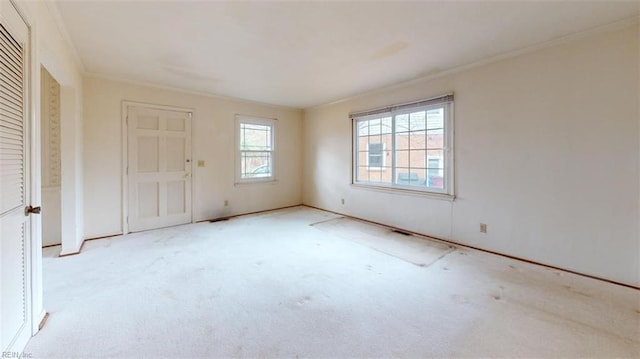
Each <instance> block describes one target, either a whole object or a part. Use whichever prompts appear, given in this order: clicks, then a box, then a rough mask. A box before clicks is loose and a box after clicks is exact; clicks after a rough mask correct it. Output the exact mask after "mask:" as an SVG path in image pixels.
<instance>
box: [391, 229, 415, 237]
mask: <svg viewBox="0 0 640 359" xmlns="http://www.w3.org/2000/svg"><path fill="white" fill-rule="evenodd" d="M391 232H394V233H399V234H402V235H403V236H413V234H412V233H409V232H405V231H403V230H401V229H392V230H391Z"/></svg>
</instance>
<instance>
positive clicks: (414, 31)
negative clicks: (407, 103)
mask: <svg viewBox="0 0 640 359" xmlns="http://www.w3.org/2000/svg"><path fill="white" fill-rule="evenodd" d="M57 5H58V8H59V10H60V13H61V16H62V19H63V21H64V24H65V26H66V28H67V31H68V32H69V34H70V37H71V39H72V41H73V43H74V45H75V46H76V48H77V50H78V53H79V55H80V58H81V60H82V62H83V64H84V66H85V68H86V70H87V72H89V73H93V74H101V75H105V76H112V77H116V78H123V79H128V80H133V81H140V82H146V83H153V84H158V85H163V86H170V87H175V88H180V89H185V90H192V91H200V92H206V93H211V94H216V95H223V96H231V97H237V98H242V99H247V100H254V101H259V102H265V103H270V104H277V105H285V106H290V107H300V108H305V107H311V106H314V105H318V104H323V103H327V102H330V101H334V100H337V99H341V98H344V97H348V96H352V95H355V94H358V93H362V92H366V91H369V90H373V89H376V88H380V87H383V86H388V85H393V84H396V83H399V82H403V81H407V80H411V79H414V78H418V77H422V76H426V75H429V74H433V73H437V72H439V71H444V70H447V69H452V68H455V67H458V66H463V65H466V64H470V63H474V62H477V61H480V60H483V59H487V58H490V57H493V56H498V55H500V54H504V53H507V52H511V51H514V50H519V49H522V48H525V47H528V46H532V45H536V44H539V43H543V42H546V41H550V40H553V39H557V38H559V37H562V36H566V35H569V34H573V33H576V32H580V31H584V30H587V29H592V28H594V27H597V26H600V25H604V24H609V23H612V22H615V21H618V20H622V19H627V18H630V17H634V16H637V15H638V14H639V13H640V2H638V1H627V2H613V1H604V2H575V1H555V2H554V1H544V2H479V1H474V2H451V1H449V2H435V1H433V2H213V1H196V2H186V1H58V2H57Z"/></svg>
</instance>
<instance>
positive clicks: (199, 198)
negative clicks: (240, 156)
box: [84, 77, 302, 238]
mask: <svg viewBox="0 0 640 359" xmlns="http://www.w3.org/2000/svg"><path fill="white" fill-rule="evenodd" d="M84 91H85V92H84V99H85V102H84V111H85V112H84V113H85V123H84V125H85V128H84V143H85V146H84V176H85V182H84V183H85V187H84V192H85V196H86V199H87V200H86V203H85V209H86V211H85V228H86V232H85V237H86V238H95V237H100V236H107V235H112V234H117V233H121V231H122V223H121V222H122V221H121V218H122V195H121V191H122V186H121V176H122V170H121V168H122V140H123V139H122V115H121V111H122V101H135V102H143V103H151V104H158V105H166V106H175V107H185V108H191V109H193V110H194V118H193V138H192V139H193V142H192V144H193V146H192V149H193V156H192V159H193V161H194V162H195V163H197V161H198V160H204V161H205V167H196V168H195V170H194V173H193V198H194V208H195V210H194V213H193V216H194V219H195V220H196V221H198V220H205V219H212V218H219V217H224V216H229V215H235V214H242V213H249V212H255V211H261V210H267V209H273V208H279V207H285V206H292V205H297V204H301V203H302V184H301V176H302V163H301V160H302V155H301V151H300V149H301V148H302V138H301V137H302V112H301V111H300V110H295V109H288V108H283V107H275V106H266V105H262V104H256V103H250V102H246V101H241V100H232V99H225V98H218V97H210V96H201V95H196V94H190V93H184V92H177V91H171V90H165V89H160V88H156V87H149V86H142V85H137V84H130V83H125V82H118V81H112V80H105V79H100V78H95V77H86V78H85V81H84ZM236 114H245V115H252V116H260V117H268V118H277V119H278V123H277V131H276V176H277V181H276V182H272V183H260V184H242V185H237V186H236V185H234V170H235V164H234V159H235V157H234V156H235V152H234V150H235V137H234V131H235V130H234V124H235V115H236ZM225 199H226V200H228V201H229V206H228V207H224V200H225Z"/></svg>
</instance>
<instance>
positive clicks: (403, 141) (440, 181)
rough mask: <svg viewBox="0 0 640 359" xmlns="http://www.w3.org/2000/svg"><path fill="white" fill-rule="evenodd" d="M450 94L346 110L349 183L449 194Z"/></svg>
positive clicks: (451, 162) (450, 183) (451, 97)
mask: <svg viewBox="0 0 640 359" xmlns="http://www.w3.org/2000/svg"><path fill="white" fill-rule="evenodd" d="M452 107H453V95H445V96H441V97H437V98H432V99H428V100H423V101H419V102H415V103H410V104H404V105H397V106H390V107H387V108H383V109H379V110H372V111H366V112H361V113H356V114H352V115H351V118H352V119H353V130H354V141H353V146H354V149H353V152H354V159H353V162H354V164H353V166H354V170H353V183H355V184H360V185H368V186H378V187H380V186H382V187H390V188H399V189H405V190H414V191H422V192H433V193H438V194H445V195H451V196H452V195H453V166H452V164H453V151H452V149H453V148H452V146H453V126H452V123H453V118H452V117H453V116H452Z"/></svg>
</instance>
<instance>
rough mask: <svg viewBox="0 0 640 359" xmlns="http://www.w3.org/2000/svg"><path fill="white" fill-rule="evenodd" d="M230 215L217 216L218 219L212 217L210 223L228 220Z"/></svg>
mask: <svg viewBox="0 0 640 359" xmlns="http://www.w3.org/2000/svg"><path fill="white" fill-rule="evenodd" d="M228 220H229V217H223V218H216V219H210V220H209V223H216V222H222V221H228Z"/></svg>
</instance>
